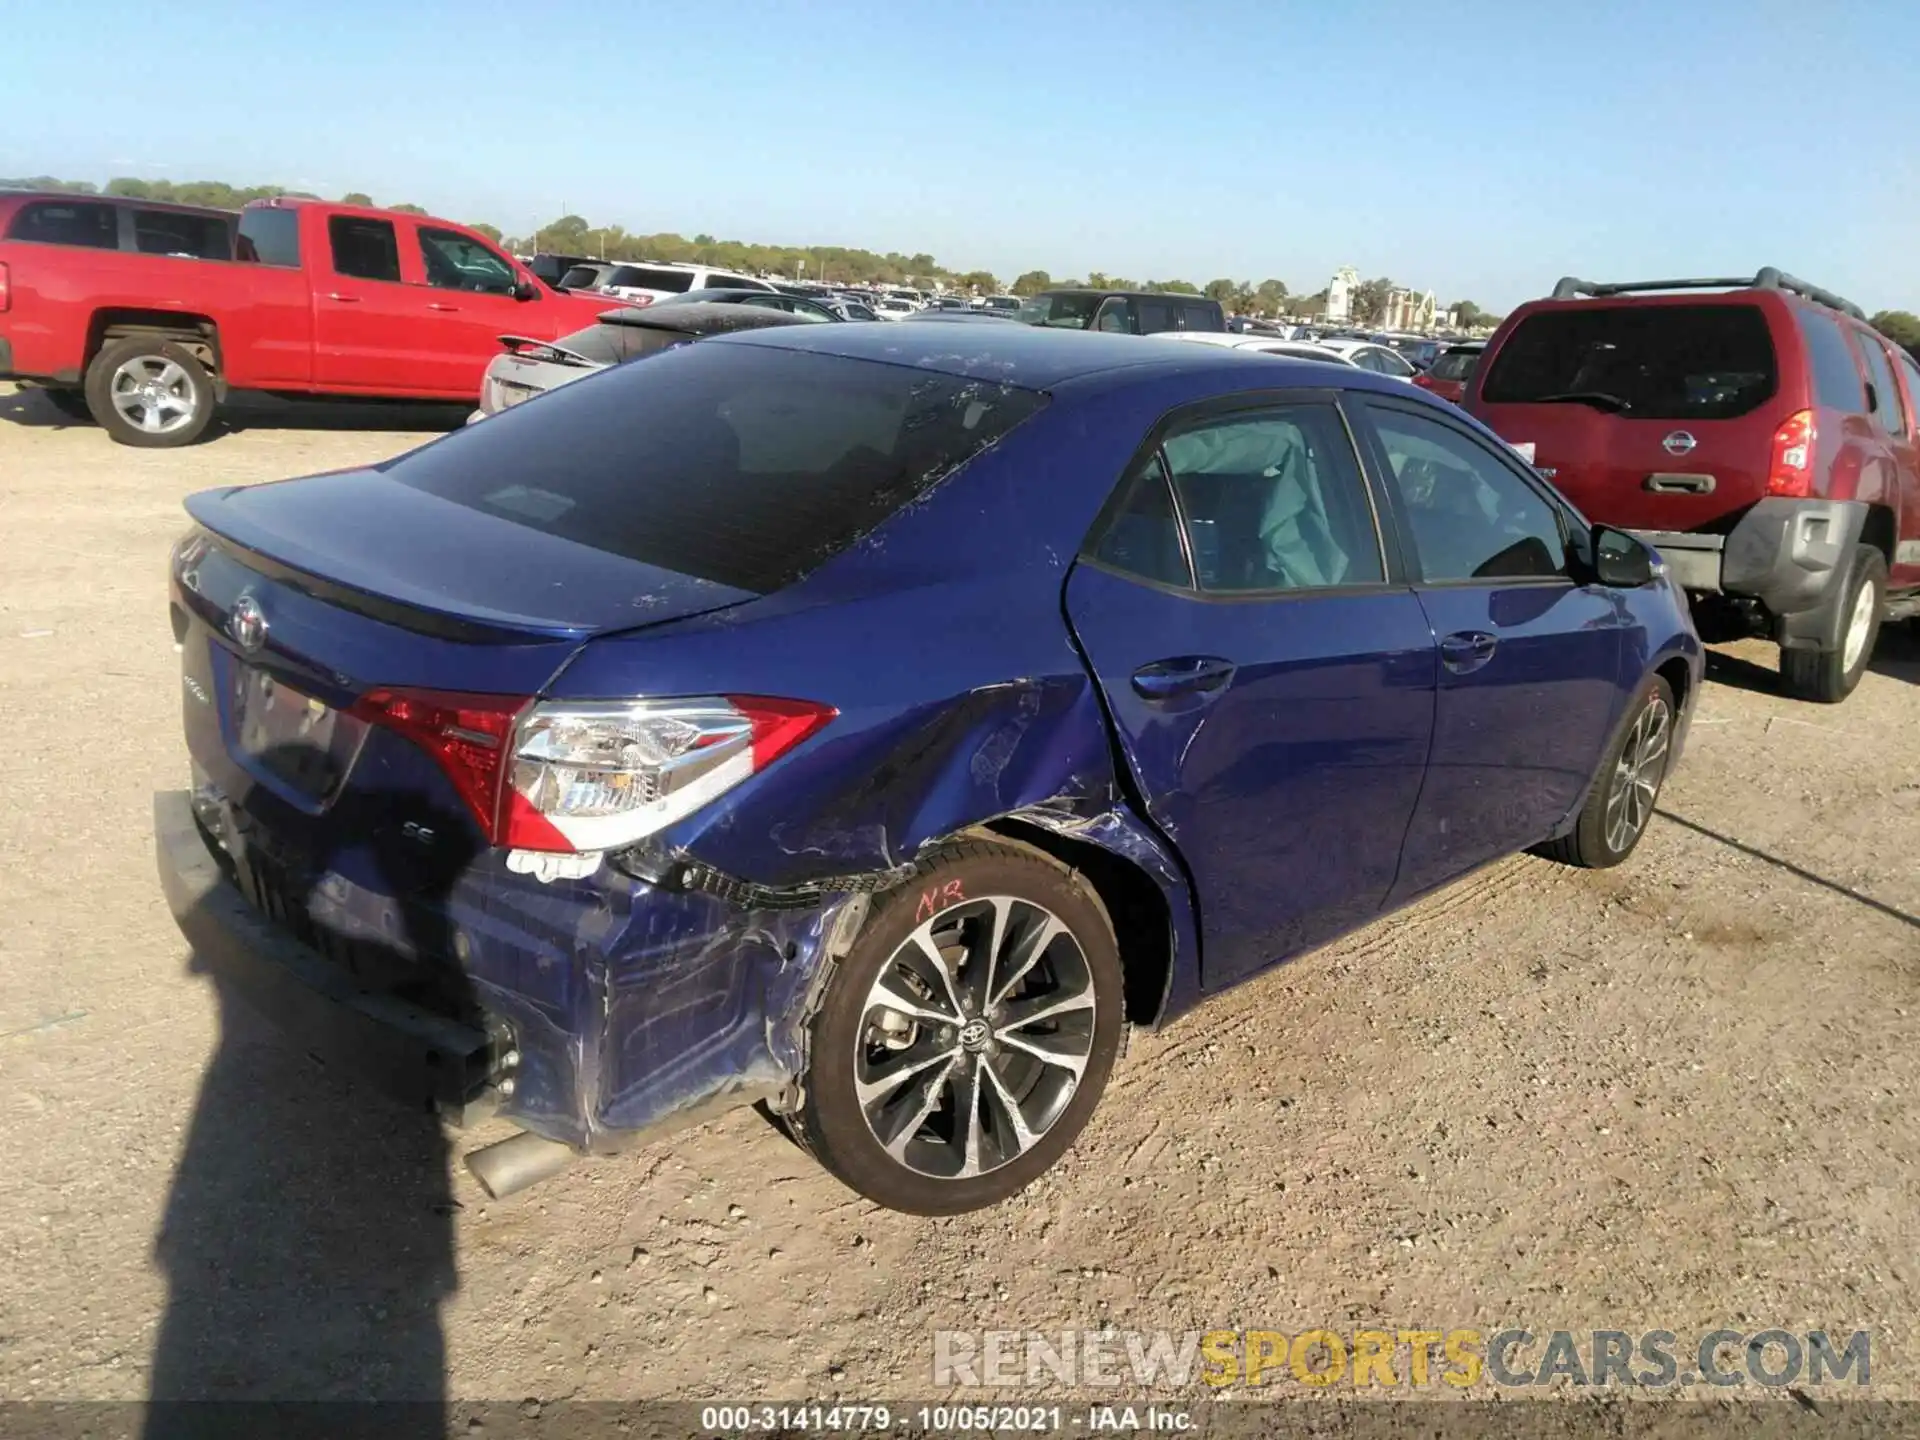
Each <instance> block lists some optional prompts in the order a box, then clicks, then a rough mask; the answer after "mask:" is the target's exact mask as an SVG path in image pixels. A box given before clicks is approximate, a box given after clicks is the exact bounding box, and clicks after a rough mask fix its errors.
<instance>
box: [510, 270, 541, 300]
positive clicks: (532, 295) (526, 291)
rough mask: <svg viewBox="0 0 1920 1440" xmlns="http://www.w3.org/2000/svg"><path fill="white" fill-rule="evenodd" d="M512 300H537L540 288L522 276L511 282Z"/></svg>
mask: <svg viewBox="0 0 1920 1440" xmlns="http://www.w3.org/2000/svg"><path fill="white" fill-rule="evenodd" d="M513 298H514V299H516V300H538V299H539V298H540V287H539V286H538V285H535V284H534V283H533V282H532V281H531V280H528V279H526V278H525V277H524V276H523V277H521V278H519V279H516V280H515V281H514V282H513Z"/></svg>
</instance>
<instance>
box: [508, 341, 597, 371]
mask: <svg viewBox="0 0 1920 1440" xmlns="http://www.w3.org/2000/svg"><path fill="white" fill-rule="evenodd" d="M497 338H498V339H499V341H500V348H501V349H503V350H505V351H506V352H507V353H508V354H509V355H524V354H526V353H527V352H528V351H530V350H543V351H545V352H546V353H547V355H549V356H550V357H552V358H553V359H555V360H558V361H559V362H560V363H561V364H563V365H584V366H586V367H587V368H589V369H594V368H597V367H598V366H599V363H600V362H599V361H597V360H589V359H588V358H587V357H586V356H584V355H582V354H580V353H579V352H578V351H574V350H569V349H567V348H566V347H564V346H561V345H556V344H554V343H553V341H551V340H532V339H529V338H528V337H527V336H525V335H501V336H499V337H497Z"/></svg>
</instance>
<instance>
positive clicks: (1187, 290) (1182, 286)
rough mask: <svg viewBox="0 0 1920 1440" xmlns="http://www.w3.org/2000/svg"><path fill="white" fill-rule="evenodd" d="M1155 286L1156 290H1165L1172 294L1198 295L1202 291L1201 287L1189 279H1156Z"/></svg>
mask: <svg viewBox="0 0 1920 1440" xmlns="http://www.w3.org/2000/svg"><path fill="white" fill-rule="evenodd" d="M1153 288H1154V289H1155V290H1164V291H1166V292H1167V293H1168V294H1170V295H1198V294H1199V293H1200V288H1199V287H1198V286H1197V285H1194V284H1193V283H1192V282H1191V281H1187V280H1156V281H1154V282H1153Z"/></svg>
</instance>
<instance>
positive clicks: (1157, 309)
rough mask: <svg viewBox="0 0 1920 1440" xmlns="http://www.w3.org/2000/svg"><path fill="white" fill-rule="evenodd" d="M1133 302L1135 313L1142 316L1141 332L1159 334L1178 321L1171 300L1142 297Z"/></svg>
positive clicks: (1172, 326)
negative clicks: (1175, 318)
mask: <svg viewBox="0 0 1920 1440" xmlns="http://www.w3.org/2000/svg"><path fill="white" fill-rule="evenodd" d="M1121 303H1123V304H1124V303H1125V302H1124V301H1123V302H1121ZM1133 304H1134V311H1135V313H1136V314H1137V315H1138V316H1139V317H1140V325H1139V333H1140V334H1142V335H1158V334H1159V333H1160V332H1161V331H1162V330H1172V329H1174V328H1175V326H1176V324H1177V322H1176V321H1175V320H1174V318H1173V317H1174V307H1173V305H1172V303H1171V302H1170V301H1166V300H1151V299H1142V300H1136V301H1134V302H1133Z"/></svg>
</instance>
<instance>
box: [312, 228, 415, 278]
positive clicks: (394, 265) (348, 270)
mask: <svg viewBox="0 0 1920 1440" xmlns="http://www.w3.org/2000/svg"><path fill="white" fill-rule="evenodd" d="M327 242H328V244H329V245H330V246H331V247H332V249H333V273H334V274H336V275H350V276H352V277H353V278H354V279H356V280H395V281H397V280H398V279H399V278H400V241H399V238H398V237H397V236H396V235H395V234H394V230H393V223H392V222H391V221H389V220H369V219H367V218H365V217H364V216H360V215H333V216H329V217H328V219H327Z"/></svg>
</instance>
